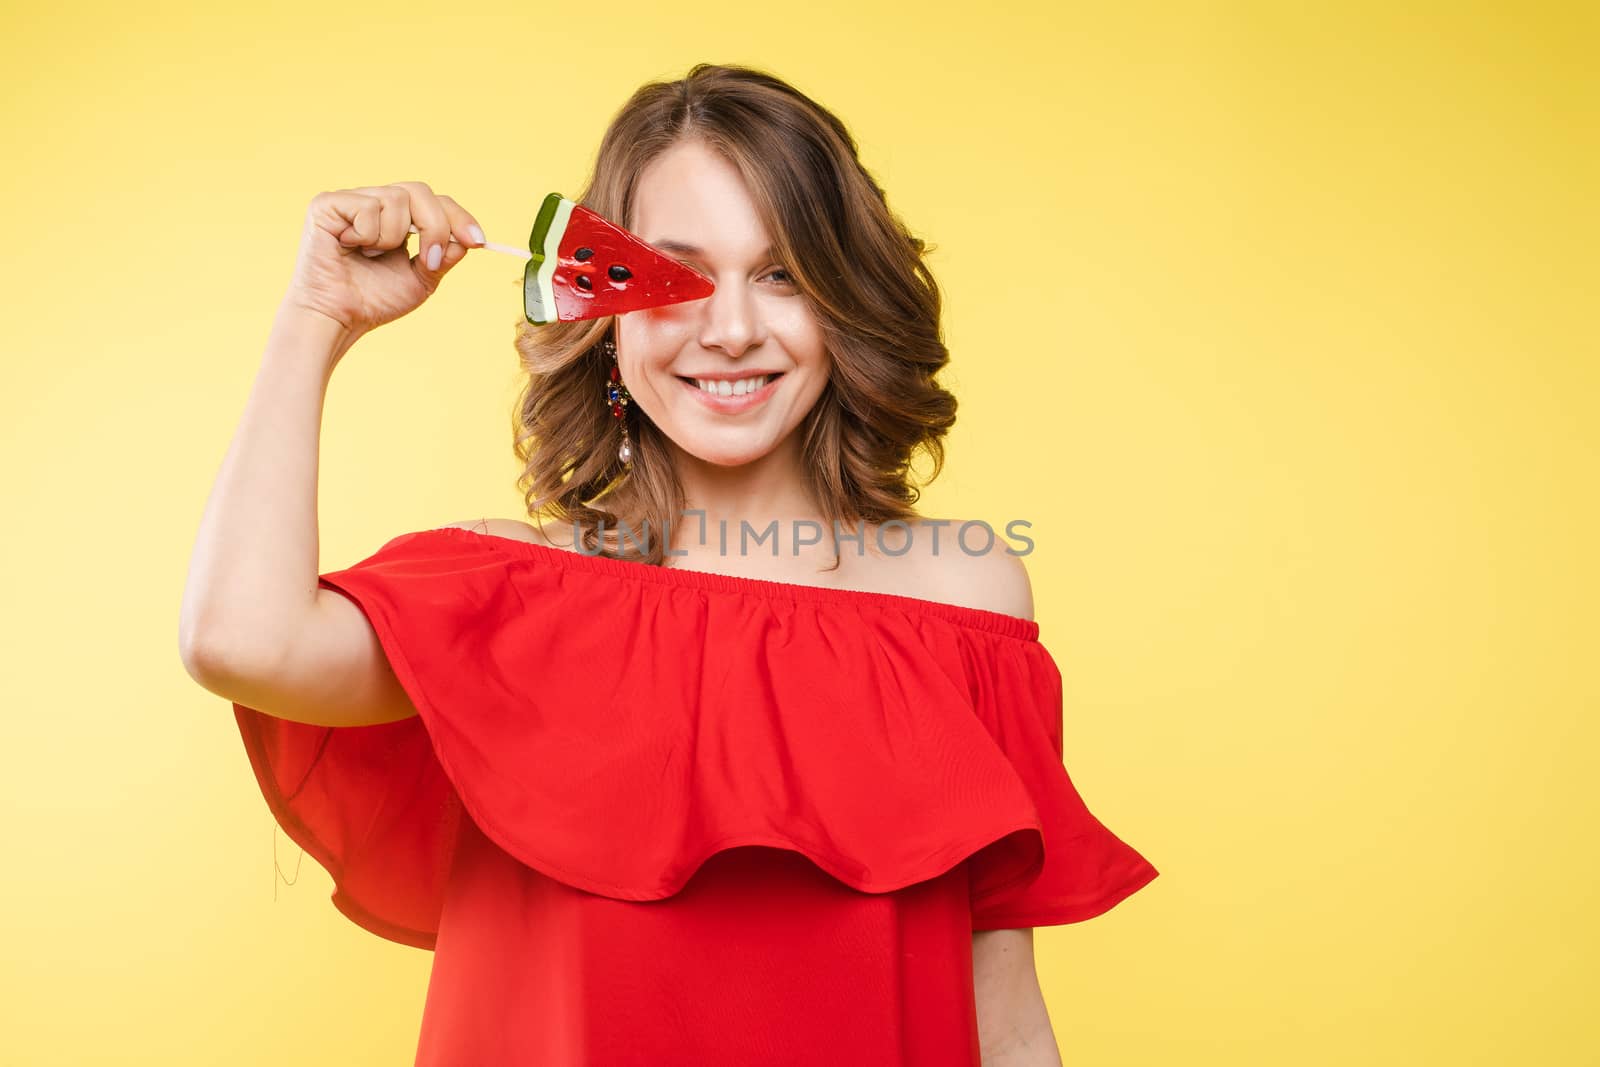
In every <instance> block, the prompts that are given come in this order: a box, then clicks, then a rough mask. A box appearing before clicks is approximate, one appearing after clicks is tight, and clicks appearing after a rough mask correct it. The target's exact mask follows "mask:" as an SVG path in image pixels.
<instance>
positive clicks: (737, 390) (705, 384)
mask: <svg viewBox="0 0 1600 1067" xmlns="http://www.w3.org/2000/svg"><path fill="white" fill-rule="evenodd" d="M771 377H772V376H771V375H768V374H763V375H760V376H759V377H755V378H740V379H739V380H738V381H736V382H727V381H721V382H717V381H712V380H710V379H709V378H696V379H695V381H694V383H695V385H697V386H699V387H700V388H701V389H702V390H704V391H705V392H707V393H711V394H713V395H716V396H744V395H745V394H746V393H753V392H755V391H756V390H757V389H760V388H761V387H762V386H763V385H766V384H767V382H768V381H769V380H770V379H771Z"/></svg>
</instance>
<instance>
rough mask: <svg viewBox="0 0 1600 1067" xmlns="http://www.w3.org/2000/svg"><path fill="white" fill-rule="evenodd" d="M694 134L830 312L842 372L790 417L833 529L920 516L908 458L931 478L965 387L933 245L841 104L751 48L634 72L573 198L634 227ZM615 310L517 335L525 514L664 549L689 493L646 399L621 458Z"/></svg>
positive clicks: (824, 320)
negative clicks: (651, 166)
mask: <svg viewBox="0 0 1600 1067" xmlns="http://www.w3.org/2000/svg"><path fill="white" fill-rule="evenodd" d="M690 139H698V140H700V141H701V142H703V143H705V144H706V145H708V146H709V147H711V148H713V149H715V150H716V151H718V152H720V153H721V154H722V155H723V156H724V157H726V158H727V159H728V160H729V161H730V162H731V163H733V164H734V165H735V166H736V167H738V169H739V170H740V172H741V173H742V174H743V177H744V180H745V182H746V183H747V184H748V186H749V188H750V191H751V196H752V198H753V199H754V201H755V204H756V210H757V212H758V215H759V217H760V218H761V221H762V224H763V225H764V226H765V227H766V230H767V233H768V234H769V235H770V236H771V237H772V240H773V244H774V249H775V251H776V253H777V256H778V259H779V261H780V262H781V263H783V264H784V267H785V269H787V270H788V271H789V272H790V275H791V276H792V277H793V278H794V279H795V281H796V284H797V287H798V288H799V290H800V293H801V297H802V298H803V299H805V300H806V301H807V302H808V305H809V307H810V309H811V311H812V314H813V315H814V316H815V317H816V318H817V320H818V322H819V323H820V325H821V328H822V331H823V338H824V343H825V345H826V347H827V350H828V353H829V355H830V357H831V359H832V372H831V374H830V375H829V380H828V382H827V384H826V386H825V387H824V389H823V392H822V394H821V395H820V396H819V397H818V398H817V402H816V404H815V405H814V406H813V407H812V409H811V411H810V412H809V413H808V414H807V415H806V417H805V419H804V420H803V421H802V422H801V424H800V425H799V426H797V427H796V429H795V432H797V433H799V434H800V435H801V442H802V455H803V461H804V470H805V472H806V478H807V486H806V488H807V491H808V492H809V494H810V496H811V497H812V499H813V500H814V502H815V506H816V507H817V509H818V511H819V513H820V514H821V515H822V516H823V517H824V526H825V528H826V530H827V531H828V533H829V534H831V533H833V532H834V531H836V530H837V529H840V528H850V529H854V528H856V527H857V526H858V524H861V523H873V524H876V523H883V522H887V521H890V520H893V519H902V520H908V521H910V520H915V519H916V518H918V516H917V514H916V512H915V511H914V510H913V509H912V505H914V504H915V503H916V501H917V499H918V498H919V496H920V495H921V491H920V489H919V488H918V487H917V486H916V485H915V484H913V475H912V460H913V458H914V456H915V454H916V452H917V451H918V450H919V449H920V450H924V451H926V452H927V453H928V455H929V456H931V458H932V461H933V469H932V471H931V473H930V474H929V475H928V477H927V479H926V481H932V480H933V479H934V478H936V477H938V474H939V472H940V470H941V469H942V468H943V465H944V447H943V442H942V439H943V437H944V435H945V433H946V432H947V431H948V430H949V429H950V427H951V426H953V425H954V424H955V412H956V398H955V397H954V396H953V395H952V394H951V393H949V392H948V391H947V390H945V389H944V388H943V387H942V386H940V385H939V384H938V383H936V382H935V381H934V380H933V379H934V375H935V374H936V373H937V372H938V371H939V370H940V369H941V368H942V367H944V366H945V364H946V363H948V362H949V359H950V353H949V350H948V349H947V348H946V347H945V344H944V341H943V338H942V330H941V325H940V306H941V297H940V292H939V286H938V283H937V282H935V280H934V278H933V274H932V272H931V271H930V270H929V269H928V265H927V263H926V262H925V257H926V255H927V253H928V252H931V251H932V250H933V249H932V246H928V245H926V244H925V243H924V242H923V241H922V240H921V239H919V238H917V237H915V236H913V235H912V234H911V233H910V232H909V231H908V230H907V228H906V227H905V225H904V224H903V223H902V222H901V221H900V220H899V218H898V217H897V216H896V215H895V214H894V213H893V212H892V211H891V210H890V209H889V206H888V203H887V200H886V198H885V195H884V192H883V190H882V189H880V188H879V187H878V183H877V182H876V181H875V180H874V179H873V177H872V175H871V174H869V173H868V172H867V171H866V169H865V168H864V167H863V166H862V165H861V161H860V159H859V158H858V157H857V148H856V143H855V140H854V139H853V138H852V137H851V135H850V133H849V131H848V130H847V129H846V128H845V126H844V124H843V123H842V122H840V121H839V119H838V118H836V117H835V116H834V115H833V114H832V113H831V112H829V111H828V110H827V109H826V108H824V107H822V106H821V105H820V104H818V103H816V102H815V101H813V100H812V99H811V98H810V97H808V96H806V95H805V94H804V93H801V92H800V91H799V90H797V89H795V88H794V87H793V86H791V85H789V84H787V83H786V82H784V81H782V80H781V79H779V78H777V77H775V76H774V75H772V74H769V73H766V72H764V71H761V70H756V69H753V68H750V67H744V66H728V65H713V64H709V63H701V64H698V65H696V66H695V67H694V68H693V69H692V70H690V71H689V73H688V76H687V77H684V78H682V79H680V80H678V81H657V82H650V83H648V84H646V85H644V86H642V87H640V88H639V89H638V90H637V91H636V92H635V93H634V94H633V96H632V97H630V98H629V100H628V101H627V103H626V104H624V105H623V107H622V109H621V110H620V111H619V112H618V113H617V115H616V117H615V118H613V119H612V121H611V125H610V127H609V128H608V129H607V130H606V133H605V137H604V138H603V139H602V141H601V144H600V150H599V153H598V155H597V157H596V160H595V164H594V169H593V172H592V174H591V176H590V178H589V181H588V183H587V184H586V186H585V188H584V190H583V192H582V195H581V196H579V197H576V198H574V199H575V200H576V202H577V203H579V204H582V205H583V206H584V207H586V208H588V209H589V210H591V211H594V212H596V213H597V214H599V215H601V216H602V217H604V218H607V219H610V220H612V221H614V222H618V223H619V224H620V225H622V226H624V227H627V228H631V227H632V225H633V209H634V199H635V197H634V193H635V187H636V183H637V181H638V178H639V175H640V173H641V172H642V171H643V170H644V169H645V166H646V165H647V164H648V163H649V162H650V161H651V160H653V159H654V158H655V157H656V156H657V155H659V154H661V153H662V152H664V151H666V150H667V149H669V148H671V147H673V146H674V145H676V144H678V143H679V142H681V141H685V140H690ZM613 322H614V319H613V318H612V317H607V318H601V319H588V320H581V321H578V322H552V323H549V324H547V325H544V326H535V325H533V324H531V323H529V322H528V321H527V320H526V318H522V317H519V319H518V321H517V335H516V341H515V344H516V348H517V352H518V354H519V357H520V361H521V365H522V368H523V370H524V371H525V372H526V374H527V381H526V384H525V385H524V386H523V389H522V393H521V395H520V397H519V398H518V401H517V407H516V410H515V412H514V415H513V422H514V424H515V430H516V436H515V444H514V446H513V450H514V452H515V453H516V456H517V458H518V459H519V460H520V461H521V462H522V464H523V472H522V474H521V475H520V476H519V478H518V480H517V485H518V487H519V488H520V489H521V490H522V491H523V495H524V499H525V501H526V503H527V508H528V514H529V517H530V518H533V519H535V521H541V522H542V519H543V518H554V519H556V520H558V521H566V522H569V523H572V524H574V525H575V526H576V527H577V529H578V530H579V531H580V532H581V535H582V536H581V540H582V542H583V550H584V551H587V552H590V553H596V554H603V555H611V556H614V557H617V558H626V559H634V560H637V561H640V562H645V563H650V564H654V565H660V564H661V563H662V562H663V561H664V560H665V559H666V555H665V550H666V548H667V546H666V545H665V544H663V543H662V541H663V538H662V537H661V536H660V533H661V532H662V531H665V530H666V529H667V525H666V523H667V520H668V519H671V520H672V525H673V526H678V525H680V524H681V523H680V519H679V517H680V516H681V514H682V512H683V509H684V507H685V501H684V493H683V488H682V485H681V483H680V482H679V480H678V478H677V474H676V472H675V471H674V469H673V465H672V462H671V458H670V453H669V452H668V450H667V447H666V438H665V435H664V434H662V432H661V431H660V430H659V429H658V428H657V427H655V426H654V425H653V424H651V422H650V420H649V419H648V418H647V417H645V415H644V414H643V412H641V411H640V410H639V409H638V406H637V405H634V404H630V405H627V407H626V408H625V411H626V415H625V417H626V418H627V419H628V433H629V436H630V438H631V439H632V441H633V466H632V470H631V471H630V470H628V469H627V468H626V467H624V466H623V464H622V462H621V461H620V460H619V459H618V458H617V449H618V447H619V445H620V444H621V432H620V430H619V429H618V427H617V426H616V425H615V423H616V421H617V420H616V419H615V418H613V416H612V415H611V411H610V406H609V404H607V403H606V402H605V401H604V399H603V396H604V383H605V382H606V381H607V378H606V376H607V374H608V372H609V369H610V363H609V360H608V359H607V358H606V357H604V356H603V355H602V353H601V349H600V342H601V341H602V340H604V339H607V338H610V339H611V340H612V341H613V342H614V341H615V339H616V338H615V331H614V330H613V328H612V327H613ZM602 523H603V524H604V530H605V539H604V544H602V543H601V538H600V536H599V530H600V527H601V524H602ZM836 524H837V525H836ZM623 525H625V526H626V528H627V530H629V531H632V534H631V535H630V536H629V537H628V538H627V539H626V541H625V542H624V540H623V539H622V538H620V537H618V536H617V534H618V532H619V530H620V528H621V527H622V526H623ZM646 534H648V536H646ZM640 540H643V541H644V542H645V544H644V545H642V546H641V545H640V544H638V542H639V541H640ZM835 547H836V549H837V543H836V542H835ZM834 566H835V567H837V566H838V560H837V559H835V561H834Z"/></svg>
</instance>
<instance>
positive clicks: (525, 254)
mask: <svg viewBox="0 0 1600 1067" xmlns="http://www.w3.org/2000/svg"><path fill="white" fill-rule="evenodd" d="M411 232H412V233H417V232H418V230H417V228H416V227H415V226H413V227H411ZM450 243H451V244H453V245H458V244H460V243H461V242H460V241H458V240H456V236H455V234H451V235H450ZM483 247H485V248H488V249H491V250H493V251H495V252H503V253H505V254H506V255H508V256H516V257H517V258H518V259H532V258H533V253H532V252H529V251H528V250H527V249H526V248H518V247H516V246H515V245H503V244H500V243H499V242H498V241H485V242H483Z"/></svg>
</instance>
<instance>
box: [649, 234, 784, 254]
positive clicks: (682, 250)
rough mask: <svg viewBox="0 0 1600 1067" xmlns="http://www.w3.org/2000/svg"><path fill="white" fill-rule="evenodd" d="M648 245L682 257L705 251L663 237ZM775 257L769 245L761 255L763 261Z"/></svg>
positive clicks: (695, 246) (697, 246) (684, 242)
mask: <svg viewBox="0 0 1600 1067" xmlns="http://www.w3.org/2000/svg"><path fill="white" fill-rule="evenodd" d="M650 243H651V244H652V245H654V246H655V247H657V248H659V249H661V251H663V252H676V253H678V254H679V255H683V256H700V255H704V254H705V249H703V248H701V247H700V246H699V245H692V244H690V243H689V242H688V241H679V240H677V239H675V238H672V237H663V238H661V240H659V241H651V242H650ZM776 255H777V251H776V249H774V248H773V247H772V246H770V245H769V246H768V247H767V250H766V251H765V252H763V253H761V256H762V258H763V259H772V258H773V257H774V256H776Z"/></svg>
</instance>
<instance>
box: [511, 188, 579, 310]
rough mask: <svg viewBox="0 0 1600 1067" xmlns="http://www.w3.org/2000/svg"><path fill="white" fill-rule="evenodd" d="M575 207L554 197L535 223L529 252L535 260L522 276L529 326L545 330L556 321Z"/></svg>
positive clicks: (547, 201) (542, 205) (531, 261)
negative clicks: (558, 282) (558, 284)
mask: <svg viewBox="0 0 1600 1067" xmlns="http://www.w3.org/2000/svg"><path fill="white" fill-rule="evenodd" d="M573 207H574V205H573V203H572V201H571V200H568V199H567V198H566V197H564V196H562V195H561V194H560V193H551V194H550V195H549V196H547V197H545V198H544V203H543V204H540V205H539V216H538V218H536V219H535V220H534V223H533V234H532V235H531V236H530V237H529V238H528V251H530V252H532V253H533V258H532V259H530V260H528V265H527V266H526V267H524V268H523V273H522V303H523V314H524V315H525V316H527V319H528V321H529V322H531V323H533V324H534V325H536V326H543V325H545V324H547V323H551V322H554V321H555V320H556V290H555V284H554V279H555V274H556V267H557V266H559V265H560V262H561V255H560V250H561V238H562V237H563V236H565V234H566V232H567V220H568V219H569V218H571V217H572V209H573Z"/></svg>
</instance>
